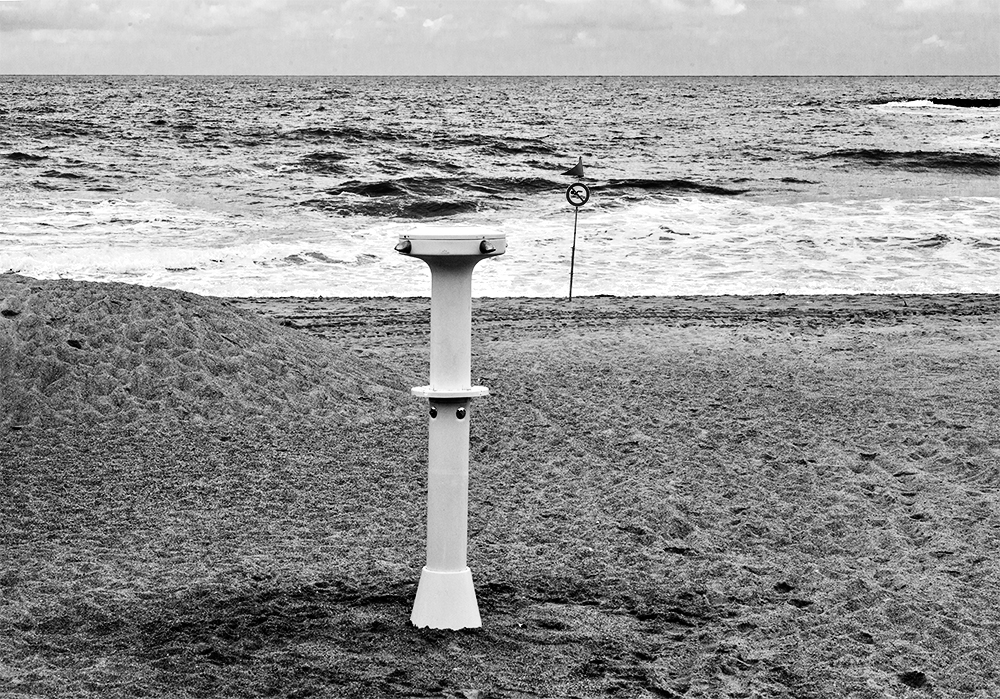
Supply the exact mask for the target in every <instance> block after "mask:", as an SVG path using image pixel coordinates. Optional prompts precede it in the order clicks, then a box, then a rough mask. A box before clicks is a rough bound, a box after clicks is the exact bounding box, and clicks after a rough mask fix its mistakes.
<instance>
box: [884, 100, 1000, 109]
mask: <svg viewBox="0 0 1000 699" xmlns="http://www.w3.org/2000/svg"><path fill="white" fill-rule="evenodd" d="M871 104H875V105H887V106H910V107H927V106H930V105H939V106H943V107H963V108H977V109H982V108H995V107H1000V98H994V97H911V98H908V99H898V100H880V101H876V102H871Z"/></svg>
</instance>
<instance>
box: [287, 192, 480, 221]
mask: <svg viewBox="0 0 1000 699" xmlns="http://www.w3.org/2000/svg"><path fill="white" fill-rule="evenodd" d="M300 205H301V206H306V207H309V208H312V209H317V210H319V211H324V212H326V213H330V214H334V215H337V216H371V217H375V218H405V219H425V218H444V217H446V216H455V215H458V214H464V213H473V212H475V211H478V210H479V209H480V205H479V203H478V202H476V201H474V200H470V199H451V198H432V197H421V198H416V199H413V198H401V197H394V198H388V197H375V198H372V197H348V198H343V197H336V198H330V199H309V200H306V201H303V202H300Z"/></svg>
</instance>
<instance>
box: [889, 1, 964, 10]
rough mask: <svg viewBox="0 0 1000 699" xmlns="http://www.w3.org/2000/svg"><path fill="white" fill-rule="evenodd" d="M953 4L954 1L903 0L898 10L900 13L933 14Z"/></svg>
mask: <svg viewBox="0 0 1000 699" xmlns="http://www.w3.org/2000/svg"><path fill="white" fill-rule="evenodd" d="M951 4H953V3H952V0H903V1H902V2H901V3H900V4H899V7H898V8H897V9H898V10H899V11H900V12H931V11H933V10H938V9H941V8H944V7H948V6H949V5H951Z"/></svg>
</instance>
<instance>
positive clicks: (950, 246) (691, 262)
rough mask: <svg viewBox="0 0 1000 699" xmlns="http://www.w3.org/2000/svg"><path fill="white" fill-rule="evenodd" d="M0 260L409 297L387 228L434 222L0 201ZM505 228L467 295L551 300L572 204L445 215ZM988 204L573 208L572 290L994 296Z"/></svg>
mask: <svg viewBox="0 0 1000 699" xmlns="http://www.w3.org/2000/svg"><path fill="white" fill-rule="evenodd" d="M0 220H2V221H4V223H3V224H2V225H0V246H2V258H0V259H2V262H0V266H2V267H3V269H13V270H16V271H19V272H21V273H23V274H27V275H30V276H36V277H42V278H54V277H70V278H78V279H89V280H104V281H124V282H130V283H136V284H146V285H156V286H164V287H169V288H177V289H185V290H188V291H193V292H197V293H204V294H212V295H219V296H412V295H426V294H427V293H428V292H429V275H428V273H427V270H426V266H425V265H423V264H422V263H420V262H419V261H417V260H412V259H408V258H405V257H403V256H400V255H398V254H397V253H395V252H394V251H393V246H394V244H395V242H396V240H397V239H398V236H399V235H400V233H404V232H412V231H415V230H419V229H422V228H427V227H433V226H435V225H438V224H435V223H434V222H433V221H425V222H421V223H408V222H400V221H385V220H378V219H360V218H359V219H352V220H345V225H340V226H338V225H336V224H335V223H333V222H331V220H330V219H329V218H325V217H322V216H317V215H315V214H310V213H301V212H299V211H289V212H288V213H286V215H285V216H284V217H283V218H280V217H275V216H269V217H254V216H250V215H247V214H241V215H234V214H231V213H226V212H220V211H216V210H206V209H201V208H196V207H181V206H178V205H177V204H175V203H173V202H168V201H164V200H148V201H139V202H131V201H125V200H105V201H95V202H88V201H85V200H73V199H64V200H59V199H56V200H49V201H44V202H21V203H20V204H18V203H17V202H14V203H6V204H0ZM461 222H465V223H477V224H480V225H487V226H491V227H494V228H496V229H498V230H500V231H502V232H504V233H505V234H506V235H507V238H508V245H509V249H508V253H507V254H506V255H504V256H503V257H500V258H496V259H492V260H488V261H486V262H484V263H481V264H480V265H479V267H478V268H477V272H476V276H475V283H474V293H476V294H477V295H480V296H561V295H564V294H565V293H566V291H567V288H568V278H569V265H570V257H571V247H572V232H573V215H572V213H571V212H570V210H568V208H567V207H559V206H552V207H548V208H543V209H541V210H535V211H534V212H532V213H531V214H522V215H520V216H517V217H515V216H501V215H499V214H498V213H497V212H491V213H487V214H474V215H473V214H470V215H468V216H466V217H458V218H455V217H452V218H450V219H449V220H448V225H454V223H461ZM997 269H1000V199H991V198H954V199H940V200H926V201H921V200H898V199H873V200H863V201H862V200H859V201H848V202H837V203H835V202H797V203H782V204H775V203H767V202H759V201H752V200H744V199H734V198H729V197H711V196H708V197H706V196H693V197H679V198H676V199H674V200H670V201H664V200H655V201H654V200H649V201H642V202H636V203H631V204H626V205H615V206H613V207H605V208H602V207H599V206H594V207H591V208H586V207H585V208H584V209H583V210H582V211H581V213H580V216H579V220H578V230H577V248H576V266H575V279H574V293H575V294H579V295H588V294H613V295H671V294H761V293H779V292H780V293H806V294H808V293H907V292H913V293H918V292H989V293H1000V275H997V274H996V270H997Z"/></svg>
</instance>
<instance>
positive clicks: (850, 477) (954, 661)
mask: <svg viewBox="0 0 1000 699" xmlns="http://www.w3.org/2000/svg"><path fill="white" fill-rule="evenodd" d="M428 320H429V304H428V301H427V299H384V298H378V299H376V298H373V299H218V298H206V297H201V296H196V295H192V294H187V293H180V292H174V291H167V290H162V289H154V288H142V287H136V286H128V285H122V284H96V283H84V282H75V281H67V280H63V281H39V280H34V279H29V278H26V277H21V276H17V275H13V274H5V275H0V406H2V408H0V493H2V497H0V696H4V697H32V698H35V697H86V698H90V697H133V696H146V697H170V698H171V699H173V698H177V697H265V696H268V697H386V696H425V697H479V698H484V697H535V696H541V697H596V696H605V695H607V696H621V697H685V698H688V697H691V698H693V697H706V698H707V697H731V698H736V697H788V698H792V697H796V698H798V697H820V698H830V699H834V698H838V699H839V698H841V697H871V698H876V697H879V698H881V697H921V696H926V697H948V698H951V697H955V698H958V697H963V698H964V697H975V698H977V699H987V698H992V697H996V696H997V693H998V687H1000V669H998V668H1000V645H998V640H997V639H998V638H1000V569H998V564H997V561H996V552H997V550H998V548H1000V407H998V406H1000V298H998V297H996V296H988V295H948V296H933V295H931V296H895V297H894V296H841V297H834V296H822V297H821V296H811V297H787V296H767V297H698V298H614V297H582V298H577V299H574V300H573V301H572V303H568V302H567V301H565V300H556V299H476V300H475V303H474V307H473V374H474V375H473V377H472V378H473V380H474V381H475V382H477V383H483V384H485V385H487V386H489V387H490V388H491V392H492V393H491V396H490V397H488V398H485V399H481V400H477V401H476V402H475V403H474V404H473V411H472V442H471V453H472V467H471V479H470V514H469V528H470V540H469V563H470V566H471V567H472V569H473V573H474V576H475V580H476V585H477V590H478V595H479V602H480V607H481V610H482V615H483V624H484V625H483V628H482V629H478V630H468V631H462V632H441V631H428V630H418V629H414V628H413V627H412V626H410V624H409V611H410V606H411V604H412V600H413V594H414V592H415V586H416V581H417V578H418V576H419V571H420V567H421V566H422V564H423V554H424V538H423V537H424V501H425V497H426V494H425V487H426V452H427V425H426V419H427V418H426V413H425V410H426V405H425V404H423V403H422V402H421V401H420V400H417V399H415V398H412V397H411V396H410V395H409V388H410V387H411V386H416V385H421V384H424V383H426V377H427V360H428V352H427V342H428Z"/></svg>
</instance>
